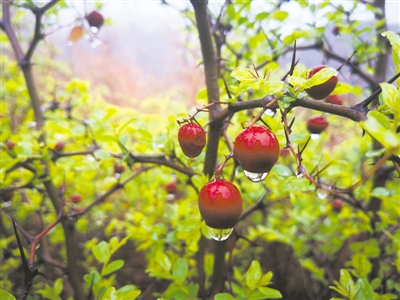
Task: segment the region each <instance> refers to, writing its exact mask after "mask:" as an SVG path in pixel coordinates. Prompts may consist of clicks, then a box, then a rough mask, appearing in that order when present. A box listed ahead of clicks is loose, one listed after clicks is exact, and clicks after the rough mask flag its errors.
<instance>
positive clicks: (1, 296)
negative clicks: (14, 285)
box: [0, 289, 16, 300]
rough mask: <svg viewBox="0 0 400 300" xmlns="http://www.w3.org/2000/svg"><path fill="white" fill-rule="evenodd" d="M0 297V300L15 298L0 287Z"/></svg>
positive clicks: (12, 299)
mask: <svg viewBox="0 0 400 300" xmlns="http://www.w3.org/2000/svg"><path fill="white" fill-rule="evenodd" d="M0 299H1V300H15V299H16V298H15V297H14V296H13V295H12V294H10V293H9V292H7V291H5V290H2V289H0Z"/></svg>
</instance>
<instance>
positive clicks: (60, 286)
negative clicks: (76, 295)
mask: <svg viewBox="0 0 400 300" xmlns="http://www.w3.org/2000/svg"><path fill="white" fill-rule="evenodd" d="M62 289H63V282H62V279H61V278H57V279H56V281H54V285H53V291H54V294H56V295H57V296H58V295H60V293H61V291H62ZM0 299H1V298H0Z"/></svg>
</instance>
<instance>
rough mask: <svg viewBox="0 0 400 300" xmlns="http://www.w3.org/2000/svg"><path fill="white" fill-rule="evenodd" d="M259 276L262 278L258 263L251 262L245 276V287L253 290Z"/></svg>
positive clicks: (255, 261)
mask: <svg viewBox="0 0 400 300" xmlns="http://www.w3.org/2000/svg"><path fill="white" fill-rule="evenodd" d="M261 276H262V271H261V267H260V263H259V262H258V261H257V260H253V261H252V262H251V264H250V267H249V269H248V270H247V272H246V275H245V280H246V285H247V287H248V288H249V289H250V290H254V289H255V288H256V287H257V286H258V284H259V282H260V279H261Z"/></svg>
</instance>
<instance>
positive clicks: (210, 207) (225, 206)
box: [199, 179, 243, 229]
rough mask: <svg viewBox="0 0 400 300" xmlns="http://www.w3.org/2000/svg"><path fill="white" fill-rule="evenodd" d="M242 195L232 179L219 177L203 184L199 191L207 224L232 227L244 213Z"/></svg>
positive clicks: (215, 226) (212, 226)
mask: <svg viewBox="0 0 400 300" xmlns="http://www.w3.org/2000/svg"><path fill="white" fill-rule="evenodd" d="M242 206H243V202H242V196H241V194H240V191H239V190H238V188H237V187H236V186H235V185H234V184H233V183H232V182H230V181H227V180H224V179H219V180H214V181H211V182H209V183H207V184H206V185H204V186H203V188H202V189H201V191H200V193H199V209H200V213H201V215H202V217H203V219H204V221H205V222H206V224H207V226H209V227H211V228H215V229H227V228H232V227H234V226H235V225H236V223H237V222H238V221H239V218H240V215H241V213H242Z"/></svg>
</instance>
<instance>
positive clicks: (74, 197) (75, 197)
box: [69, 194, 82, 203]
mask: <svg viewBox="0 0 400 300" xmlns="http://www.w3.org/2000/svg"><path fill="white" fill-rule="evenodd" d="M69 198H70V199H71V201H72V202H73V203H79V202H81V200H82V198H81V195H79V194H72V195H71V196H70V197H69Z"/></svg>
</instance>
